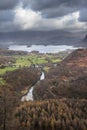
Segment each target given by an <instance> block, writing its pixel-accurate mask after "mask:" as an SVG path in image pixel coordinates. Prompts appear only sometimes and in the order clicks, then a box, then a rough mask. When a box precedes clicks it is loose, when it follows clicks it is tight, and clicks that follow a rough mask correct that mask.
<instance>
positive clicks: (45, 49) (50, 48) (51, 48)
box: [8, 45, 77, 53]
mask: <svg viewBox="0 0 87 130" xmlns="http://www.w3.org/2000/svg"><path fill="white" fill-rule="evenodd" d="M8 49H9V50H14V51H27V52H32V51H38V52H39V53H57V52H61V51H66V50H72V49H77V48H75V47H73V46H68V45H47V46H44V45H32V46H30V47H28V46H27V45H10V46H9V47H8Z"/></svg>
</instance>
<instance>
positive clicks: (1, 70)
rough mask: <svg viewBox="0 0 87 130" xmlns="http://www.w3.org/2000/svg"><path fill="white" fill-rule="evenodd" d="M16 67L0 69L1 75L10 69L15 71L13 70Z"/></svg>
mask: <svg viewBox="0 0 87 130" xmlns="http://www.w3.org/2000/svg"><path fill="white" fill-rule="evenodd" d="M15 69H17V67H10V66H8V67H5V68H3V69H0V75H3V74H5V73H6V72H8V71H13V70H15Z"/></svg>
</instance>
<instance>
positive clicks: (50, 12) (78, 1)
mask: <svg viewBox="0 0 87 130" xmlns="http://www.w3.org/2000/svg"><path fill="white" fill-rule="evenodd" d="M22 1H23V4H24V7H26V8H27V7H28V6H29V7H30V8H32V9H33V10H35V11H41V12H42V15H43V16H45V17H47V18H50V17H61V16H64V15H66V14H69V13H71V12H74V11H77V10H80V9H81V8H84V7H87V0H22Z"/></svg>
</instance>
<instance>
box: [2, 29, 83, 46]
mask: <svg viewBox="0 0 87 130" xmlns="http://www.w3.org/2000/svg"><path fill="white" fill-rule="evenodd" d="M80 40H81V37H80V36H78V34H76V33H71V32H67V31H64V30H53V31H19V32H9V33H8V32H5V33H2V32H0V47H1V46H4V47H8V46H9V45H11V44H17V45H18V44H19V45H28V46H30V45H32V44H35V45H74V46H76V43H77V41H80Z"/></svg>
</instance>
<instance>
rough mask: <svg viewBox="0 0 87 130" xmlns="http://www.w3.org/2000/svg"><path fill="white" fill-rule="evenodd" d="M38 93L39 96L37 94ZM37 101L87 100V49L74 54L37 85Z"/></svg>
mask: <svg viewBox="0 0 87 130" xmlns="http://www.w3.org/2000/svg"><path fill="white" fill-rule="evenodd" d="M36 93H37V94H36ZM34 95H35V99H48V98H62V97H66V98H72V97H73V98H77V97H79V98H87V49H78V50H76V51H74V52H72V53H71V54H70V55H69V56H68V57H67V58H66V59H64V61H62V62H61V63H60V64H59V65H58V66H57V67H55V68H52V69H51V70H50V71H49V73H48V74H47V75H46V79H45V80H44V81H42V82H40V83H38V84H37V86H36V88H35V90H34Z"/></svg>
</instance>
